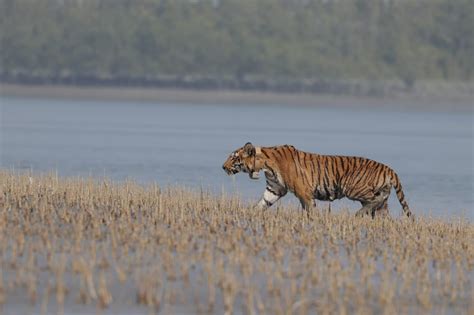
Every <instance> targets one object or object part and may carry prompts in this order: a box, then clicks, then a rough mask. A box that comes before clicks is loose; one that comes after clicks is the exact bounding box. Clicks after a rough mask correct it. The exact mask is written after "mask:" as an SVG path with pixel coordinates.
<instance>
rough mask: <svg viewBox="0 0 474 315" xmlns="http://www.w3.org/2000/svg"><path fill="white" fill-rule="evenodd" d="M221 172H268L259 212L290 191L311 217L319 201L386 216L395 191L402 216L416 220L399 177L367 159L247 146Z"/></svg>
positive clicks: (256, 175) (361, 213) (286, 147)
mask: <svg viewBox="0 0 474 315" xmlns="http://www.w3.org/2000/svg"><path fill="white" fill-rule="evenodd" d="M222 168H223V169H224V171H225V172H226V173H227V174H228V175H234V174H237V173H239V172H243V173H247V174H248V175H249V177H250V178H251V179H254V180H257V179H259V173H260V171H263V172H264V174H265V178H266V188H265V191H264V193H263V196H262V198H261V199H260V200H259V201H258V203H257V204H256V207H257V208H258V209H263V210H265V209H267V208H269V207H271V206H272V205H273V204H274V203H275V202H277V201H278V200H279V199H280V198H282V197H283V196H285V195H286V194H287V192H288V191H290V192H292V193H293V194H294V195H295V196H296V197H297V198H298V200H299V201H300V203H301V206H302V208H303V209H304V210H306V213H307V215H308V217H309V212H310V210H311V208H312V206H313V201H314V200H321V201H333V200H336V199H342V198H344V197H346V198H348V199H350V200H353V201H358V202H360V203H361V205H362V207H361V208H360V209H359V210H358V211H357V212H356V216H365V215H370V216H372V217H375V215H376V214H381V215H384V216H385V215H387V214H388V197H389V196H390V191H391V188H392V187H393V188H395V192H396V195H397V198H398V200H399V202H400V205H401V206H402V209H403V213H404V214H405V215H406V216H407V217H410V216H412V213H411V211H410V208H409V207H408V203H407V202H406V200H405V195H404V193H403V190H402V185H401V183H400V179H399V177H398V175H397V173H395V171H394V170H392V169H391V168H390V167H388V166H386V165H384V164H382V163H379V162H376V161H374V160H371V159H368V158H364V157H355V156H339V155H320V154H315V153H308V152H304V151H300V150H297V149H296V148H295V147H294V146H292V145H280V146H273V147H258V146H254V145H253V144H252V143H251V142H247V143H246V144H245V145H244V146H243V147H241V148H238V149H237V150H235V151H233V152H232V153H231V154H230V156H229V157H228V158H227V160H226V161H225V162H224V164H223V166H222Z"/></svg>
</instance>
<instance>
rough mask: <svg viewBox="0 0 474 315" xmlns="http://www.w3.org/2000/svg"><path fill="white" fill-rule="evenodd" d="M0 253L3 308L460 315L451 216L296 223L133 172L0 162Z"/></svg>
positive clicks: (461, 290) (466, 252)
mask: <svg viewBox="0 0 474 315" xmlns="http://www.w3.org/2000/svg"><path fill="white" fill-rule="evenodd" d="M0 264H1V272H0V304H3V308H6V309H8V306H9V305H10V303H13V302H11V301H16V302H15V303H23V304H25V303H29V305H31V307H32V308H33V309H37V310H38V312H42V313H49V312H55V313H56V312H57V313H63V312H64V313H68V312H70V309H72V308H73V307H75V309H77V307H78V305H79V306H80V307H83V308H84V309H93V310H97V312H107V310H110V309H113V308H114V306H118V307H119V308H120V307H128V308H130V307H132V309H134V310H136V311H141V312H143V313H156V312H163V313H176V312H179V313H209V312H210V313H227V314H231V313H243V314H308V313H310V314H311V313H315V312H317V313H319V314H333V313H338V314H353V313H354V314H371V313H377V314H380V313H384V314H399V313H424V312H426V313H436V314H444V313H448V314H449V313H456V314H463V313H464V314H473V313H474V305H473V301H474V296H473V283H474V279H473V278H474V276H473V270H474V225H473V224H472V223H470V222H467V221H465V220H461V219H456V220H453V221H452V222H446V221H440V220H435V219H432V218H424V217H422V216H418V217H417V220H416V222H411V221H409V220H405V219H398V218H397V219H376V220H372V219H369V218H355V217H354V216H353V215H352V214H349V213H337V214H330V215H328V214H325V213H319V212H317V211H315V212H314V213H312V214H311V220H308V219H307V218H306V216H305V215H302V213H301V211H300V210H298V209H297V208H294V209H290V208H278V209H272V210H268V211H267V212H264V213H262V212H256V211H254V210H252V209H251V208H248V207H246V206H245V204H243V203H242V202H241V201H240V200H239V199H236V198H232V197H231V196H219V197H215V196H212V195H211V194H209V193H207V192H203V191H189V190H185V189H182V188H179V187H176V188H166V189H161V188H160V187H158V186H156V185H151V186H147V187H143V186H139V185H137V184H135V183H133V182H127V183H123V184H114V183H112V182H109V181H100V182H98V181H94V180H83V179H58V178H57V177H55V176H43V177H40V176H35V177H29V176H28V175H14V174H11V173H7V172H0ZM81 305H82V306H81ZM35 307H37V308H35Z"/></svg>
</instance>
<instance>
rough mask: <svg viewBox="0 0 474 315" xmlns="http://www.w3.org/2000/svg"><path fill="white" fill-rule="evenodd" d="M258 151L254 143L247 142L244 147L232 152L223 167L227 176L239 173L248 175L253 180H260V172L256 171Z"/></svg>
mask: <svg viewBox="0 0 474 315" xmlns="http://www.w3.org/2000/svg"><path fill="white" fill-rule="evenodd" d="M256 154H257V153H256V149H255V147H254V146H253V144H252V143H250V142H247V143H246V144H245V145H244V146H243V147H241V148H239V149H237V150H235V151H234V152H232V153H231V154H230V155H229V157H228V158H227V160H226V161H225V162H224V165H222V168H223V169H224V171H225V172H226V173H227V175H234V174H237V173H239V172H244V173H248V174H249V177H250V178H251V179H258V178H259V176H258V172H259V170H257V169H256V158H257V157H256Z"/></svg>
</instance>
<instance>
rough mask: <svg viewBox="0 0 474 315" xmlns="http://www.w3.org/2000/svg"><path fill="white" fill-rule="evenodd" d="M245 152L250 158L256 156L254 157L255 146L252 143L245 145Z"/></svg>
mask: <svg viewBox="0 0 474 315" xmlns="http://www.w3.org/2000/svg"><path fill="white" fill-rule="evenodd" d="M244 152H245V153H246V154H247V155H248V156H254V155H255V147H254V146H253V144H251V143H250V142H247V143H246V144H245V145H244Z"/></svg>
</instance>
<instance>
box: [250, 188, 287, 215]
mask: <svg viewBox="0 0 474 315" xmlns="http://www.w3.org/2000/svg"><path fill="white" fill-rule="evenodd" d="M284 195H286V189H279V190H274V189H272V188H271V187H269V186H267V188H266V189H265V191H264V192H263V196H262V199H260V201H259V202H258V203H257V208H258V209H261V210H265V209H267V208H269V207H271V206H272V205H273V204H274V203H275V202H277V201H278V200H280V198H281V197H283V196H284Z"/></svg>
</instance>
